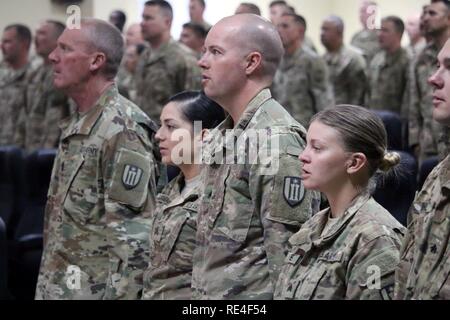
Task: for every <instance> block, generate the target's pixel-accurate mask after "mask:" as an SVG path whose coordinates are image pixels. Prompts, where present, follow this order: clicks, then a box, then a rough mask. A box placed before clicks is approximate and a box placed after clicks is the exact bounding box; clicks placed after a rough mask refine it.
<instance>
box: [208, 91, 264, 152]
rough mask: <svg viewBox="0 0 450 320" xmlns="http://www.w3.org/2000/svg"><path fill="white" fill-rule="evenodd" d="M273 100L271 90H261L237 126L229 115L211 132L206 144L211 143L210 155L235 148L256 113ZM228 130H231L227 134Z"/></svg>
mask: <svg viewBox="0 0 450 320" xmlns="http://www.w3.org/2000/svg"><path fill="white" fill-rule="evenodd" d="M271 98H272V94H271V92H270V89H267V88H266V89H263V90H261V91H260V92H259V93H258V94H257V95H256V96H255V97H254V98H253V99H252V100H251V101H250V103H249V104H248V105H247V107H246V108H245V110H244V112H243V114H242V115H241V117H240V118H239V121H238V123H237V125H236V126H233V124H234V123H233V119H232V118H231V116H230V115H229V116H228V117H227V118H226V119H225V120H224V121H223V122H222V123H221V124H220V125H219V126H218V127H217V129H215V130H213V131H212V132H211V135H210V138H209V139H207V140H206V142H209V143H210V147H209V148H210V150H211V152H208V154H217V153H219V152H220V153H221V152H222V151H223V149H224V148H225V149H226V148H230V147H234V145H235V143H234V141H235V139H236V138H239V136H240V135H241V134H242V133H243V131H244V130H245V129H246V128H247V127H248V125H249V123H250V121H251V120H252V119H253V118H254V116H255V114H256V112H257V111H258V110H259V109H260V107H261V106H262V105H263V104H264V103H265V102H266V101H268V100H270V99H271ZM227 130H231V132H228V134H226V131H227Z"/></svg>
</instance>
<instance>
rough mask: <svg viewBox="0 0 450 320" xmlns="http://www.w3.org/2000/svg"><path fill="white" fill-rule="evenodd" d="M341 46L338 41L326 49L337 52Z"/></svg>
mask: <svg viewBox="0 0 450 320" xmlns="http://www.w3.org/2000/svg"><path fill="white" fill-rule="evenodd" d="M342 46H343V43H342V42H339V43H337V44H335V45H331V46H329V47H328V48H327V50H328V52H329V53H337V52H339V50H341V48H342Z"/></svg>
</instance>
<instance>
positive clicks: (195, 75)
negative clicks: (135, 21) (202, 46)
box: [135, 1, 200, 119]
mask: <svg viewBox="0 0 450 320" xmlns="http://www.w3.org/2000/svg"><path fill="white" fill-rule="evenodd" d="M143 19H144V20H143V22H142V33H143V35H144V38H145V40H147V41H148V42H149V43H150V48H149V49H148V50H146V51H145V52H144V53H143V54H142V57H141V59H140V60H139V64H138V67H137V72H136V84H135V85H136V90H137V91H136V95H137V97H136V101H135V102H136V104H137V105H139V106H140V107H141V108H142V110H143V111H144V112H145V113H147V115H149V116H150V117H151V118H152V119H159V116H160V114H161V109H162V107H163V106H164V105H165V103H166V102H167V100H169V98H170V97H171V96H173V95H174V94H176V93H178V92H181V91H184V90H193V89H199V88H200V69H199V68H198V66H197V59H196V57H195V53H194V52H193V51H192V50H191V49H189V48H187V47H186V46H184V45H183V44H180V43H178V42H176V41H175V40H173V39H172V38H171V37H170V26H171V24H172V7H171V6H170V4H169V3H168V2H166V1H149V2H147V3H146V5H145V7H144V13H143Z"/></svg>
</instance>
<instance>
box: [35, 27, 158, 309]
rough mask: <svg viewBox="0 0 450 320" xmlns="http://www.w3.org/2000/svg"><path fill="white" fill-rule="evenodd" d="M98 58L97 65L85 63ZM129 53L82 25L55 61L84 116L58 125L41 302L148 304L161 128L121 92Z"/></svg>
mask: <svg viewBox="0 0 450 320" xmlns="http://www.w3.org/2000/svg"><path fill="white" fill-rule="evenodd" d="M97 45H98V46H99V47H97ZM91 48H94V50H95V51H94V52H95V53H93V54H95V55H96V57H95V59H91V58H87V57H90V56H89V53H90V52H92V51H91V50H92V49H91ZM122 48H123V39H122V36H121V34H120V32H119V31H118V30H117V29H116V28H114V27H112V26H111V25H110V24H108V23H106V22H103V21H101V20H95V19H83V20H82V23H81V29H72V30H70V29H66V30H65V31H64V33H63V34H62V35H61V37H60V38H59V39H58V46H57V48H56V49H55V50H54V51H53V52H52V53H51V54H50V60H51V62H52V63H53V65H54V71H55V72H54V76H55V79H54V85H55V88H57V89H61V90H62V91H64V92H65V93H66V94H67V95H68V96H69V97H71V98H72V99H73V100H74V101H75V103H76V105H77V111H76V112H75V113H74V114H73V115H72V117H71V118H69V119H66V120H64V121H63V122H61V128H62V130H63V132H62V137H61V142H60V146H59V150H58V155H57V157H56V159H55V163H54V167H53V172H52V179H51V183H50V188H49V192H48V201H47V206H46V214H45V223H44V252H43V256H42V261H41V268H40V272H39V279H38V284H37V289H36V298H37V299H85V300H91V299H138V298H140V297H141V294H142V285H143V284H142V281H143V279H142V278H143V271H144V270H145V268H146V264H147V261H148V231H149V223H148V216H149V215H150V214H151V212H152V211H153V209H154V207H155V194H156V173H155V172H156V164H155V160H154V157H153V154H152V153H153V144H152V142H151V141H152V140H151V137H150V136H149V134H152V133H154V132H153V130H154V128H153V125H152V122H151V120H150V119H149V118H148V117H147V116H146V115H145V114H143V113H142V111H141V110H140V109H139V108H138V107H137V106H135V105H133V104H132V103H131V102H129V101H128V100H126V99H124V98H123V97H121V96H120V95H119V94H118V91H117V87H116V86H115V85H114V81H113V79H114V77H115V76H116V73H117V69H118V67H119V64H120V61H121V59H122V55H123V50H122Z"/></svg>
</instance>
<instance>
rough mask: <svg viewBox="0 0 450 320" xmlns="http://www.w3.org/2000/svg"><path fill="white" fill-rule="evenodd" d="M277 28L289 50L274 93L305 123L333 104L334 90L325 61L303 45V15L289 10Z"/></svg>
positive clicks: (288, 109) (276, 77) (285, 55)
mask: <svg viewBox="0 0 450 320" xmlns="http://www.w3.org/2000/svg"><path fill="white" fill-rule="evenodd" d="M277 21H278V23H277V29H278V32H279V34H280V37H281V41H282V43H283V46H284V49H285V54H284V56H283V58H282V60H281V63H280V66H279V68H278V71H277V73H276V76H275V80H274V83H273V95H274V97H275V99H277V100H278V101H279V102H280V104H281V105H282V106H284V107H285V108H286V110H287V111H288V112H289V113H290V114H291V115H292V116H293V117H294V119H295V120H297V121H298V122H300V123H301V124H302V125H304V126H307V125H308V124H309V120H310V119H311V117H312V116H313V115H314V114H315V113H317V112H319V111H320V110H323V109H325V108H326V107H329V106H331V105H333V93H332V88H331V85H330V82H329V73H328V68H327V66H326V64H325V61H324V60H323V59H322V58H321V57H320V56H318V55H317V54H316V53H315V52H313V51H311V50H309V49H308V48H307V47H305V46H303V45H302V43H303V39H304V37H305V31H306V21H305V19H304V18H303V17H302V16H299V15H295V14H290V13H285V14H283V15H282V16H281V18H279V19H278V20H277Z"/></svg>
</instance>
